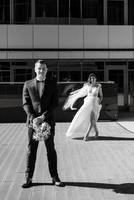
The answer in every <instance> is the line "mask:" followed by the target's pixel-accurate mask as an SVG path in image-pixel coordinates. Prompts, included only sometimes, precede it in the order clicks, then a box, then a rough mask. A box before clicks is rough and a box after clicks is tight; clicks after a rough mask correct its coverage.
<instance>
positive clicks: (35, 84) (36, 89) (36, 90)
mask: <svg viewBox="0 0 134 200" xmlns="http://www.w3.org/2000/svg"><path fill="white" fill-rule="evenodd" d="M33 84H34V88H35V93H36V95H37V97H38V98H39V99H40V96H39V91H38V87H37V81H36V78H35V79H33Z"/></svg>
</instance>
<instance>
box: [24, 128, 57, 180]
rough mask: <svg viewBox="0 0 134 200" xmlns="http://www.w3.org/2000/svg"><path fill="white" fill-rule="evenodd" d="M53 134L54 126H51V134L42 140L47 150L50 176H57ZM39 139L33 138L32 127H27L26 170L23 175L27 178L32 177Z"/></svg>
mask: <svg viewBox="0 0 134 200" xmlns="http://www.w3.org/2000/svg"><path fill="white" fill-rule="evenodd" d="M54 135H55V127H51V136H50V137H49V138H48V139H47V140H45V141H44V143H45V146H46V151H47V159H48V168H49V172H50V175H51V177H58V173H57V153H56V150H55V145H54ZM38 144H39V141H36V140H34V139H33V129H32V128H28V150H27V158H26V159H27V162H26V165H27V166H26V171H25V176H26V179H27V178H31V179H32V177H33V174H34V169H35V163H36V155H37V149H38Z"/></svg>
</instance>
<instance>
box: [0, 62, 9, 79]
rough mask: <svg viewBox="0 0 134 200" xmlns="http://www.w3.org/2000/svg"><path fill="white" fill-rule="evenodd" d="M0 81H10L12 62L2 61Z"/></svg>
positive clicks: (0, 64)
mask: <svg viewBox="0 0 134 200" xmlns="http://www.w3.org/2000/svg"><path fill="white" fill-rule="evenodd" d="M0 82H10V63H6V62H1V63H0Z"/></svg>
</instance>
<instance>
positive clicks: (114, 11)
mask: <svg viewBox="0 0 134 200" xmlns="http://www.w3.org/2000/svg"><path fill="white" fill-rule="evenodd" d="M107 18H108V22H107V23H108V25H123V24H124V1H112V0H109V1H108V9H107Z"/></svg>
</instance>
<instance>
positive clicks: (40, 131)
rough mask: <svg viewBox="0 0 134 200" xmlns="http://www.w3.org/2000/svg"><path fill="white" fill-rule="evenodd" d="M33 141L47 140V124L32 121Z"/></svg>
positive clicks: (48, 128)
mask: <svg viewBox="0 0 134 200" xmlns="http://www.w3.org/2000/svg"><path fill="white" fill-rule="evenodd" d="M33 129H34V134H33V139H34V140H36V141H44V140H47V139H48V138H49V136H50V134H51V133H50V129H51V127H50V125H49V124H48V123H47V122H43V121H42V122H40V123H38V120H37V121H36V120H34V121H33Z"/></svg>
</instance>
